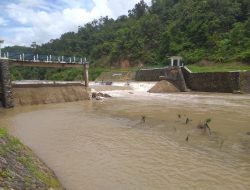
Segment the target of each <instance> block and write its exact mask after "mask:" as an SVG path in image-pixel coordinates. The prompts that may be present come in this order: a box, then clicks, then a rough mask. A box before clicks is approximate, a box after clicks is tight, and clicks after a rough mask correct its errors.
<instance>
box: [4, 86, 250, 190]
mask: <svg viewBox="0 0 250 190" xmlns="http://www.w3.org/2000/svg"><path fill="white" fill-rule="evenodd" d="M129 92H130V91H123V92H118V91H112V92H110V93H111V94H112V95H113V96H115V97H114V98H111V99H106V100H105V101H102V102H100V101H85V102H78V103H67V104H58V105H46V106H40V107H39V109H37V107H30V108H29V109H30V111H29V112H27V111H26V110H25V111H24V112H23V111H22V110H23V109H28V108H27V107H26V108H17V109H16V110H18V112H23V113H19V114H16V115H15V116H13V117H12V119H11V120H12V125H11V126H12V128H11V131H12V133H13V134H15V135H16V136H18V137H19V138H21V139H22V141H23V142H24V143H25V144H27V145H28V146H29V147H31V148H32V149H33V150H34V151H35V153H36V154H38V156H39V157H41V159H43V160H44V161H45V162H46V163H47V164H48V165H49V166H50V167H51V168H52V169H53V170H54V171H55V172H56V174H57V175H58V177H59V178H60V179H61V180H62V183H63V184H64V185H65V187H66V188H67V189H74V190H75V189H76V190H77V189H79V190H82V189H86V190H88V189H89V190H93V189H102V190H103V189H104V190H105V189H107V190H110V189H116V190H119V189H126V190H127V189H128V190H129V189H131V190H132V189H133V190H134V189H143V190H145V189H152V190H153V189H220V190H221V189H233V190H235V189H249V188H250V180H249V179H250V135H247V134H246V133H247V132H249V131H250V124H249V123H250V96H246V95H230V94H168V95H167V94H165V95H149V94H148V95H146V96H143V95H142V94H141V92H133V93H129ZM118 96H119V97H118ZM34 109H35V110H34ZM31 110H33V111H32V112H31ZM0 114H2V113H0ZM7 115H8V114H7ZM142 115H143V116H145V123H143V122H142V121H141V116H142ZM178 115H180V117H178ZM187 117H188V118H189V120H190V121H189V122H188V124H186V118H187ZM208 118H211V123H209V126H210V128H211V132H212V134H211V135H209V134H208V133H206V134H204V133H203V131H202V130H200V129H198V128H197V127H196V126H197V124H198V123H199V122H200V121H204V120H206V119H208ZM187 135H189V140H188V142H187V141H186V140H185V139H186V137H187Z"/></svg>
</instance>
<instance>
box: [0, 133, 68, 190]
mask: <svg viewBox="0 0 250 190" xmlns="http://www.w3.org/2000/svg"><path fill="white" fill-rule="evenodd" d="M0 189H12V190H18V189H27V190H33V189H36V190H53V189H54V190H63V189H64V188H63V187H62V185H61V184H60V182H59V181H58V179H57V177H56V176H55V174H54V172H53V171H51V170H50V169H49V168H48V167H47V166H46V165H45V164H44V163H43V162H42V161H41V160H39V159H38V158H37V157H36V156H35V155H34V154H33V153H32V151H31V150H30V149H29V148H27V147H25V146H24V145H23V144H22V143H21V142H20V141H19V140H18V139H16V138H14V137H11V136H10V135H8V133H7V131H6V129H3V128H0Z"/></svg>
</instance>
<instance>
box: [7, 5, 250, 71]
mask: <svg viewBox="0 0 250 190" xmlns="http://www.w3.org/2000/svg"><path fill="white" fill-rule="evenodd" d="M7 49H8V50H11V48H10V47H8V48H6V50H7ZM17 49H18V48H17V47H15V50H16V51H17ZM33 51H35V53H39V54H55V55H69V56H73V55H74V56H80V57H88V58H89V60H90V61H91V63H92V64H93V65H95V66H103V67H110V66H116V67H120V66H128V65H130V66H137V65H142V64H143V65H162V64H164V65H166V64H167V63H168V62H169V60H168V56H171V55H177V54H178V55H182V56H183V58H184V62H185V64H192V63H196V62H199V61H200V60H203V59H205V60H209V61H212V62H218V63H225V62H242V63H247V64H249V63H250V1H249V0H204V1H200V0H152V3H151V5H150V6H148V5H147V4H146V3H145V2H144V1H143V0H141V1H140V2H139V3H138V4H136V5H135V7H134V8H133V9H132V10H130V11H129V12H128V15H121V16H120V17H118V18H117V19H112V18H108V17H102V18H100V19H98V20H93V21H92V22H90V23H87V24H85V25H84V26H81V27H79V28H78V31H77V32H68V33H65V34H62V35H61V37H60V38H59V39H52V40H50V41H49V42H48V43H45V44H42V45H40V46H38V47H37V49H33ZM128 63H129V64H128ZM124 64H125V65H124Z"/></svg>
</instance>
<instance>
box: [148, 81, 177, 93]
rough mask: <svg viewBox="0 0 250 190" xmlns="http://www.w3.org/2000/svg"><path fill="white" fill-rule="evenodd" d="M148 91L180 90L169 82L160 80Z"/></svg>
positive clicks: (165, 91)
mask: <svg viewBox="0 0 250 190" xmlns="http://www.w3.org/2000/svg"><path fill="white" fill-rule="evenodd" d="M148 92H150V93H167V92H180V90H179V89H178V88H176V87H175V86H174V85H173V84H172V83H171V82H168V81H166V80H162V81H160V82H158V83H156V84H155V85H154V86H153V87H152V88H151V89H150V90H149V91H148Z"/></svg>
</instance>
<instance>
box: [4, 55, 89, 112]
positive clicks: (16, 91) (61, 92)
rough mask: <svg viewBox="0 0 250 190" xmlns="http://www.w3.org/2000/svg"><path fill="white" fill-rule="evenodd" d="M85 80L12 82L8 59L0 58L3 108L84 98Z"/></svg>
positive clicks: (85, 92)
mask: <svg viewBox="0 0 250 190" xmlns="http://www.w3.org/2000/svg"><path fill="white" fill-rule="evenodd" d="M85 70H87V69H85ZM85 78H87V77H85ZM86 81H87V79H85V84H82V83H68V84H58V83H55V84H12V82H11V74H10V71H9V63H8V60H7V59H0V102H1V104H2V106H3V107H4V108H12V107H14V106H20V105H34V104H49V103H60V102H73V101H80V100H86V99H89V97H90V89H89V88H88V87H87V84H88V81H87V82H86Z"/></svg>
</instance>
